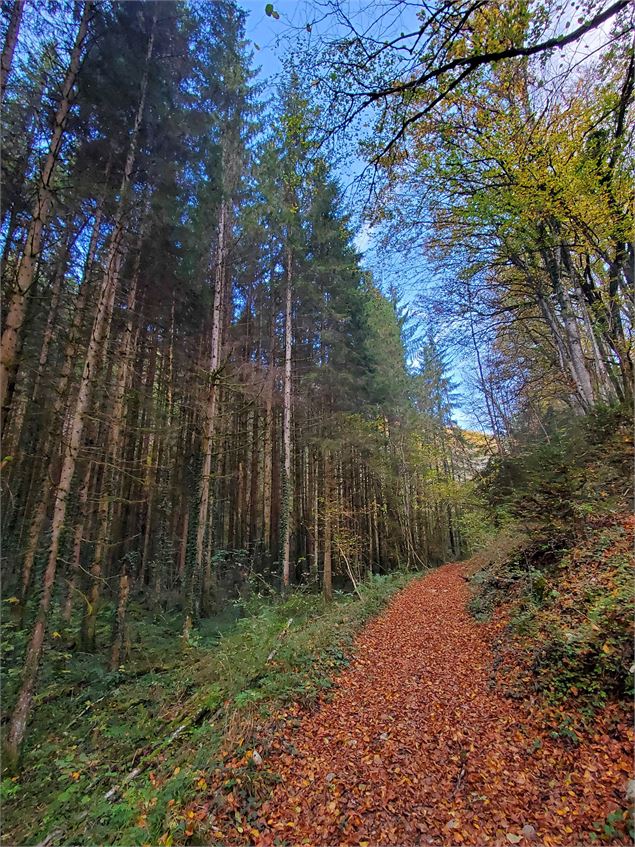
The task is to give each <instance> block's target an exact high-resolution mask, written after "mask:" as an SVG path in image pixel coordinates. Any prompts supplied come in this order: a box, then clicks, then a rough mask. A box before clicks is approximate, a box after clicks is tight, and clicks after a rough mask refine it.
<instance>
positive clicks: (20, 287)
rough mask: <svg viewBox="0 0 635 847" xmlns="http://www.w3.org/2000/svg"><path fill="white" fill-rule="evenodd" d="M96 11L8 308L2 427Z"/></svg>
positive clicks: (85, 15)
mask: <svg viewBox="0 0 635 847" xmlns="http://www.w3.org/2000/svg"><path fill="white" fill-rule="evenodd" d="M92 11H93V3H92V2H91V0H86V2H85V3H84V7H83V11H82V18H81V21H80V24H79V28H78V30H77V35H76V38H75V43H74V45H73V50H72V53H71V58H70V63H69V66H68V70H67V72H66V78H65V80H64V85H63V86H62V97H61V100H60V102H59V105H58V107H57V112H56V113H55V124H54V129H53V135H52V136H51V141H50V143H49V149H48V153H47V156H46V160H45V162H44V167H43V169H42V173H41V174H40V176H39V179H38V186H37V194H36V198H35V203H34V206H33V212H32V217H31V223H30V225H29V230H28V233H27V237H26V243H25V245H24V253H23V255H22V259H21V261H20V265H19V268H18V275H17V279H16V283H15V288H14V291H13V294H12V296H11V298H10V300H9V303H8V304H7V309H6V316H5V327H4V331H3V333H2V339H1V340H0V407H1V409H2V423H3V424H4V421H5V420H6V416H7V412H8V410H9V408H10V405H11V397H12V394H13V387H14V380H15V367H16V356H17V351H18V345H19V342H20V335H21V331H22V325H23V323H24V318H25V316H26V307H27V302H28V299H29V297H30V296H31V293H32V289H33V283H34V277H35V269H36V266H37V263H38V260H39V258H40V252H41V249H42V236H43V231H44V227H45V225H46V223H47V221H48V218H49V215H50V212H51V206H52V202H53V177H54V175H55V170H56V168H57V163H58V160H59V155H60V150H61V147H62V139H63V137H64V130H65V129H66V124H67V122H68V116H69V113H70V110H71V106H72V105H73V89H74V87H75V84H76V82H77V77H78V74H79V69H80V62H81V55H82V50H83V48H84V42H85V41H86V37H87V35H88V24H89V22H90V18H91V15H92Z"/></svg>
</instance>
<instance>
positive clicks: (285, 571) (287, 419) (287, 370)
mask: <svg viewBox="0 0 635 847" xmlns="http://www.w3.org/2000/svg"><path fill="white" fill-rule="evenodd" d="M292 274H293V268H292V256H291V250H290V248H287V284H286V289H285V311H284V389H283V417H282V441H283V451H284V466H283V472H282V508H281V510H280V547H281V558H282V585H283V586H284V587H285V588H287V587H288V585H289V579H290V566H291V561H290V560H291V556H290V554H291V510H292V506H293V488H292V480H291V477H292V473H293V468H292V464H291V345H292V331H293V327H292V323H291V306H292Z"/></svg>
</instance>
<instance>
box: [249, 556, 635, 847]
mask: <svg viewBox="0 0 635 847" xmlns="http://www.w3.org/2000/svg"><path fill="white" fill-rule="evenodd" d="M464 573H465V571H464V566H462V565H458V564H449V565H445V566H443V567H441V568H439V569H437V570H434V571H432V572H430V573H429V574H427V575H426V576H424V577H422V578H420V579H417V580H415V581H413V582H412V583H411V584H410V585H409V586H408V587H407V588H406V589H404V590H403V591H402V592H401V593H400V594H399V595H397V597H396V598H395V599H394V600H393V601H392V603H391V604H390V606H389V607H388V609H387V610H386V611H384V613H383V614H381V615H380V616H379V617H377V618H376V619H375V620H373V621H372V622H371V623H370V624H369V625H368V626H367V627H366V628H365V629H364V630H363V632H362V633H361V634H360V636H359V637H358V639H357V642H356V654H355V658H354V660H353V662H352V663H351V665H350V667H349V668H348V669H347V670H346V671H345V672H344V673H343V674H342V675H341V676H340V677H339V679H338V681H337V687H336V689H335V692H334V695H333V697H332V699H330V700H325V701H324V702H323V703H322V704H321V705H320V707H319V708H318V709H316V710H315V711H313V712H310V713H307V712H306V711H302V710H297V711H295V712H294V710H292V711H291V714H288V715H287V719H286V723H285V724H284V726H283V729H282V735H281V736H278V738H277V740H276V741H275V742H274V745H273V746H274V749H270V750H268V751H266V752H265V753H264V757H265V764H266V767H267V768H270V769H272V770H274V771H275V772H277V773H278V774H279V775H280V776H281V778H282V782H281V783H280V784H279V785H277V786H276V788H275V789H274V791H273V794H272V795H271V797H270V798H269V800H267V801H266V802H265V804H264V805H263V806H262V808H261V810H260V812H261V817H260V825H259V829H260V836H259V838H258V839H255V840H256V841H257V842H258V843H260V844H263V845H266V844H272V843H273V840H274V839H277V840H278V843H280V841H284V842H285V843H293V844H300V843H307V844H309V843H310V844H311V845H322V844H329V845H333V844H358V845H361V847H366V845H370V847H374V845H379V844H381V845H383V844H401V845H406V844H461V843H466V844H510V843H511V844H517V843H521V844H529V843H531V842H534V843H539V844H568V845H573V844H585V843H589V841H588V836H586V837H585V833H588V832H589V829H590V828H591V826H592V824H593V822H594V821H597V820H598V819H599V820H602V819H603V817H604V816H605V815H606V814H608V813H609V812H610V811H611V810H612V809H614V808H615V807H616V805H619V802H620V800H621V798H622V797H623V791H622V787H623V783H624V779H625V775H624V773H623V772H622V773H620V769H619V768H618V769H617V771H616V769H615V763H616V761H617V762H626V763H627V765H626V767H628V762H629V758H630V752H629V750H628V749H625V748H624V741H623V739H622V740H621V741H620V740H618V739H615V738H612V737H610V736H609V735H607V734H606V732H604V734H601V735H600V736H599V737H597V738H595V739H593V740H590V741H588V742H585V743H584V744H582V745H580V746H578V747H573V746H571V745H570V744H569V745H568V746H567V744H566V743H565V742H564V741H562V740H561V739H555V740H554V739H553V738H552V737H551V736H550V734H549V733H548V732H547V731H546V730H545V729H544V727H542V728H541V727H540V724H539V723H537V722H536V721H535V720H533V719H532V716H531V713H530V710H529V707H528V706H527V707H526V706H525V705H524V704H519V703H517V702H514V701H512V700H510V699H508V698H505V697H503V696H502V695H501V694H500V693H498V692H497V691H496V690H495V689H494V688H493V687H492V686H491V682H490V680H491V671H492V667H493V654H492V648H491V646H490V642H491V638H492V636H493V635H494V634H495V631H496V628H497V627H500V626H502V624H495V623H494V624H481V623H478V622H477V621H475V620H474V619H473V618H472V617H471V616H470V615H469V613H468V612H467V611H466V608H465V604H466V602H467V600H468V586H467V583H466V581H465V579H464ZM607 774H608V777H607ZM600 780H602V781H600ZM605 843H606V842H605Z"/></svg>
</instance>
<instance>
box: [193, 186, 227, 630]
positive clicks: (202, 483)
mask: <svg viewBox="0 0 635 847" xmlns="http://www.w3.org/2000/svg"><path fill="white" fill-rule="evenodd" d="M227 224H228V221H227V201H226V200H223V201H222V202H221V206H220V210H219V217H218V247H217V255H216V262H215V268H214V312H213V315H212V345H211V353H210V361H209V371H210V373H209V379H210V386H209V391H208V394H207V402H206V404H205V419H204V422H203V438H202V441H201V454H202V460H203V462H202V466H201V475H200V480H199V491H198V519H197V524H196V549H195V554H194V567H193V569H192V571H191V573H190V578H189V582H190V584H189V585H188V586H187V587H186V596H185V604H184V605H185V615H184V619H183V640H184V641H185V642H187V640H188V639H189V636H190V631H191V628H192V619H193V615H194V602H195V598H194V592H195V590H196V586H197V584H198V582H199V580H200V577H201V574H202V571H203V558H204V548H205V534H206V531H207V526H208V517H209V493H210V485H211V477H212V448H213V444H214V435H215V431H216V405H217V393H218V375H219V369H220V361H221V350H222V337H223V326H224V310H225V287H226V267H225V265H226V256H225V253H226V250H227V245H226V238H227Z"/></svg>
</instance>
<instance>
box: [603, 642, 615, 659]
mask: <svg viewBox="0 0 635 847" xmlns="http://www.w3.org/2000/svg"><path fill="white" fill-rule="evenodd" d="M602 652H603V653H606V654H607V656H610V655H611V653H612V652H613V648H612V647H611V645H610V644H609V643H608V641H605V642H604V644H603V645H602Z"/></svg>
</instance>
